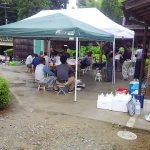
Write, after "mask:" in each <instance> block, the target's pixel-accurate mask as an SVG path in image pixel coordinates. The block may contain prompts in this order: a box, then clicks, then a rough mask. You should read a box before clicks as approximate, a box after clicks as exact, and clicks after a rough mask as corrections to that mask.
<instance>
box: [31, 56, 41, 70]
mask: <svg viewBox="0 0 150 150" xmlns="http://www.w3.org/2000/svg"><path fill="white" fill-rule="evenodd" d="M38 64H40V57H38V55H37V54H34V58H33V60H32V65H33V69H34V70H35V69H36V66H37V65H38Z"/></svg>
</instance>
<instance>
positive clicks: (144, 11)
mask: <svg viewBox="0 0 150 150" xmlns="http://www.w3.org/2000/svg"><path fill="white" fill-rule="evenodd" d="M123 11H124V14H125V16H133V17H135V18H136V19H138V20H139V21H143V22H146V23H147V24H149V25H150V0H126V1H125V2H124V3H123Z"/></svg>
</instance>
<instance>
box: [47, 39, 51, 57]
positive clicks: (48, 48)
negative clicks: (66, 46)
mask: <svg viewBox="0 0 150 150" xmlns="http://www.w3.org/2000/svg"><path fill="white" fill-rule="evenodd" d="M50 47H51V41H50V40H48V44H47V50H48V56H49V57H50V53H51V52H50Z"/></svg>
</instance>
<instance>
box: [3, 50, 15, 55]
mask: <svg viewBox="0 0 150 150" xmlns="http://www.w3.org/2000/svg"><path fill="white" fill-rule="evenodd" d="M13 51H14V50H13V48H9V49H6V50H5V51H4V53H5V55H6V56H12V55H13Z"/></svg>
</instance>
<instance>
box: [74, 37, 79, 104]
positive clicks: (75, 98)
mask: <svg viewBox="0 0 150 150" xmlns="http://www.w3.org/2000/svg"><path fill="white" fill-rule="evenodd" d="M78 46H79V39H78V37H76V69H75V71H76V72H75V96H74V101H75V102H76V101H77V78H78V77H77V75H78V74H77V73H78Z"/></svg>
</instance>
